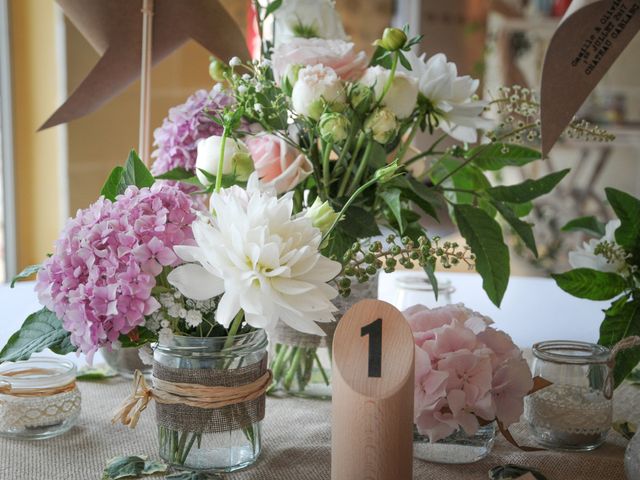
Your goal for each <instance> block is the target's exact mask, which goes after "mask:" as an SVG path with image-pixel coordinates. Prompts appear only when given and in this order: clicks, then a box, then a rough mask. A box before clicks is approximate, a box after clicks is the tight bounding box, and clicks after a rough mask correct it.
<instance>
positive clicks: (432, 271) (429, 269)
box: [423, 257, 438, 302]
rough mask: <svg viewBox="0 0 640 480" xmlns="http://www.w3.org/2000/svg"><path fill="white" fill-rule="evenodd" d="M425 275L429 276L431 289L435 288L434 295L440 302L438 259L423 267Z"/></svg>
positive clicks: (430, 260)
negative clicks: (437, 275) (437, 273)
mask: <svg viewBox="0 0 640 480" xmlns="http://www.w3.org/2000/svg"><path fill="white" fill-rule="evenodd" d="M423 270H424V273H426V274H427V278H428V279H429V283H431V288H433V295H434V296H435V297H436V302H437V301H438V278H437V277H436V259H435V258H433V257H432V258H430V259H429V261H428V262H427V263H426V264H425V265H424V267H423Z"/></svg>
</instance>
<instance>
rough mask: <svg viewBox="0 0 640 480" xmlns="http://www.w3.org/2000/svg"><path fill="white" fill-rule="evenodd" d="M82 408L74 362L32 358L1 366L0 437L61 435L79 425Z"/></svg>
mask: <svg viewBox="0 0 640 480" xmlns="http://www.w3.org/2000/svg"><path fill="white" fill-rule="evenodd" d="M80 405H81V398H80V392H79V391H78V387H77V386H76V366H75V364H74V363H73V362H71V361H69V360H66V359H64V358H53V357H32V358H31V359H29V360H26V361H21V362H11V363H9V362H8V363H5V364H3V365H0V435H2V436H5V437H11V438H24V439H31V440H33V439H43V438H50V437H54V436H57V435H60V434H62V433H64V432H66V431H67V430H69V429H70V428H71V427H73V426H74V425H75V424H76V421H77V419H78V416H79V415H80Z"/></svg>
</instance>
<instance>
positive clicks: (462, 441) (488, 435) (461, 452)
mask: <svg viewBox="0 0 640 480" xmlns="http://www.w3.org/2000/svg"><path fill="white" fill-rule="evenodd" d="M495 438H496V423H495V422H491V423H489V424H487V425H484V426H482V427H480V428H479V429H478V431H477V432H476V433H475V434H474V435H468V434H467V433H466V432H465V431H464V430H463V429H461V428H460V429H458V430H457V431H456V432H454V433H452V434H451V435H449V436H448V437H446V438H443V439H441V440H438V441H437V442H430V441H429V438H428V437H427V436H426V435H421V434H420V433H419V432H418V430H417V429H416V428H415V427H414V431H413V456H414V457H415V458H419V459H420V460H425V461H427V462H435V463H450V464H461V463H473V462H477V461H478V460H482V459H483V458H485V457H486V456H487V455H489V453H491V449H492V448H493V443H494V441H495Z"/></svg>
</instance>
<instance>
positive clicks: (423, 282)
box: [395, 273, 456, 293]
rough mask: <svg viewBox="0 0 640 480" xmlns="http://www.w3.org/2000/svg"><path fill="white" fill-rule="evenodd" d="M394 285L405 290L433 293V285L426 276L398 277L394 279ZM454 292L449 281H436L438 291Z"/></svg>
mask: <svg viewBox="0 0 640 480" xmlns="http://www.w3.org/2000/svg"><path fill="white" fill-rule="evenodd" d="M395 283H396V286H397V287H400V288H404V289H407V290H420V291H425V292H432V291H433V285H432V284H431V282H430V281H429V278H428V277H427V276H426V275H422V274H419V273H410V274H404V275H398V276H397V277H396V279H395ZM455 290H456V289H455V287H454V286H453V285H452V284H451V280H440V279H439V280H438V291H440V292H445V293H453V292H455Z"/></svg>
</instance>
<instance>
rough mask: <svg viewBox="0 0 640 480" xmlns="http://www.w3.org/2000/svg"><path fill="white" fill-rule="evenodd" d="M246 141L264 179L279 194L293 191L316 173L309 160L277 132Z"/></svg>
mask: <svg viewBox="0 0 640 480" xmlns="http://www.w3.org/2000/svg"><path fill="white" fill-rule="evenodd" d="M245 143H246V145H247V148H248V149H249V153H250V155H251V158H252V159H253V164H254V166H255V169H256V172H257V173H258V177H259V178H260V180H261V182H262V183H264V184H265V185H266V186H268V187H273V188H275V190H276V192H277V193H284V192H288V191H289V190H292V189H293V188H294V187H295V186H296V185H298V184H299V183H300V182H302V181H303V180H305V179H306V178H307V177H308V176H309V175H311V173H312V172H313V165H312V164H311V162H310V161H309V159H308V158H307V157H306V156H305V155H303V154H302V153H301V152H299V151H298V150H296V149H295V148H293V147H292V146H291V145H289V144H288V143H287V142H285V141H284V140H283V139H281V138H280V137H277V136H276V135H272V134H269V133H263V134H259V135H256V136H254V137H249V138H248V139H247V140H246V141H245Z"/></svg>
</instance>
